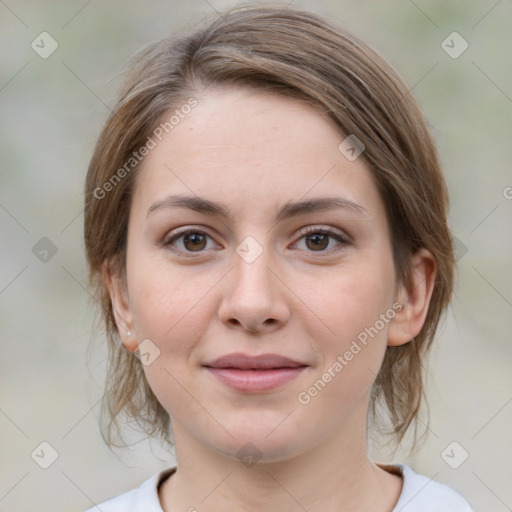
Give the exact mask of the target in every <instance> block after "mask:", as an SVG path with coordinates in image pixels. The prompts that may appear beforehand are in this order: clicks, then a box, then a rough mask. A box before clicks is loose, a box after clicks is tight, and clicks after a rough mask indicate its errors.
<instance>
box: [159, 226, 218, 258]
mask: <svg viewBox="0 0 512 512" xmlns="http://www.w3.org/2000/svg"><path fill="white" fill-rule="evenodd" d="M208 238H210V239H211V237H210V236H209V235H208V234H207V233H205V232H204V231H200V230H198V229H195V228H186V229H182V230H181V231H178V232H177V233H174V235H172V236H170V237H168V238H166V239H165V240H164V241H163V242H162V245H163V246H164V247H168V248H169V249H170V250H172V251H174V252H184V253H194V252H197V253H200V252H203V250H204V249H205V248H206V245H207V239H208ZM180 239H183V240H181V248H178V249H176V248H175V247H173V246H174V245H175V242H177V241H178V240H180Z"/></svg>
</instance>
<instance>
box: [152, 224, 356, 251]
mask: <svg viewBox="0 0 512 512" xmlns="http://www.w3.org/2000/svg"><path fill="white" fill-rule="evenodd" d="M190 234H201V235H206V236H207V237H209V238H211V237H210V235H209V234H208V233H206V232H205V231H202V230H200V229H196V228H184V229H183V230H181V231H178V232H176V233H174V235H173V236H171V237H167V238H166V239H164V241H163V243H162V245H163V246H164V247H166V248H169V249H170V250H171V251H173V252H177V253H183V252H184V253H185V254H187V256H186V257H189V258H196V257H199V256H200V255H202V254H203V253H204V250H203V251H198V252H197V253H196V254H194V252H193V251H181V250H176V249H174V248H171V246H172V244H173V243H174V242H175V241H176V240H179V239H180V238H182V237H183V236H185V235H190ZM312 234H321V235H328V236H329V237H331V238H334V239H335V240H336V241H337V242H339V243H340V246H341V247H340V246H338V247H337V248H334V249H330V250H327V251H325V250H323V251H308V252H311V253H315V252H318V253H319V254H330V253H332V252H336V251H338V250H340V249H342V248H343V247H344V246H347V245H349V244H350V242H349V241H348V239H347V238H346V237H345V236H343V235H342V234H341V233H339V232H337V231H334V230H332V229H330V228H317V227H314V226H308V227H306V228H304V229H302V230H301V231H300V235H301V236H300V238H299V240H301V239H302V238H305V237H307V236H308V235H312Z"/></svg>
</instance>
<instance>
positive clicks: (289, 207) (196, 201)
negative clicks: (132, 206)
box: [146, 195, 370, 222]
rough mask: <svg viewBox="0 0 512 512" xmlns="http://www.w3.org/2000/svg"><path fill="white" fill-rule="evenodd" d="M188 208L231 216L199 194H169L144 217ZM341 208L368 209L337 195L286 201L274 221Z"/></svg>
mask: <svg viewBox="0 0 512 512" xmlns="http://www.w3.org/2000/svg"><path fill="white" fill-rule="evenodd" d="M176 207H177V208H189V209H190V210H194V211H196V212H199V213H203V214H206V215H212V216H217V217H221V218H223V219H226V220H229V219H230V218H231V215H230V211H229V208H228V207H227V206H226V205H225V204H224V203H216V202H214V201H210V200H209V199H205V198H203V197H199V196H181V195H171V196H168V197H166V198H165V199H162V200H161V201H157V202H156V203H154V204H153V205H151V206H150V207H149V208H148V211H147V214H146V218H147V217H149V215H150V214H152V213H154V212H156V211H158V210H162V209H167V208H176ZM338 208H343V209H346V210H349V211H351V212H354V213H357V214H361V215H365V216H369V215H370V214H369V213H368V210H366V208H364V207H363V206H361V205H360V204H357V203H354V202H353V201H351V200H350V199H346V198H344V197H339V196H329V197H318V198H313V199H307V200H305V201H297V202H287V203H285V204H284V205H283V206H282V207H281V208H280V209H279V210H278V211H277V213H276V218H275V220H276V222H281V221H283V220H286V219H289V218H292V217H295V216H297V215H303V214H306V213H313V212H321V211H327V210H334V209H338Z"/></svg>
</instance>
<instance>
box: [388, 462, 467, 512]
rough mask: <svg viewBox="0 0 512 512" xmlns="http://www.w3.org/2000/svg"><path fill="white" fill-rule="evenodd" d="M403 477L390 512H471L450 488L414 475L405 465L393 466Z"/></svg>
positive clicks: (425, 477)
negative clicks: (398, 496) (399, 492)
mask: <svg viewBox="0 0 512 512" xmlns="http://www.w3.org/2000/svg"><path fill="white" fill-rule="evenodd" d="M393 466H394V467H395V468H397V469H398V470H399V472H400V473H401V475H402V477H403V487H402V492H401V494H400V498H399V500H398V503H397V504H396V505H395V508H394V509H393V511H392V512H399V511H400V512H473V509H472V508H471V506H470V505H469V503H468V502H467V501H466V500H465V499H464V498H463V497H462V496H461V495H460V494H459V493H458V492H456V491H455V490H453V489H452V488H451V487H449V486H447V485H445V484H442V483H440V482H436V481H435V480H433V479H432V478H428V477H427V476H424V475H419V474H418V473H415V472H414V471H413V470H412V469H411V468H410V467H408V466H406V465H405V464H393Z"/></svg>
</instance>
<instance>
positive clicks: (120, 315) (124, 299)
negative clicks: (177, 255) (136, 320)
mask: <svg viewBox="0 0 512 512" xmlns="http://www.w3.org/2000/svg"><path fill="white" fill-rule="evenodd" d="M102 275H103V280H104V282H105V284H106V286H107V288H108V291H109V294H110V300H111V303H112V311H113V313H114V318H115V320H116V325H117V331H118V333H119V336H120V337H121V341H122V343H123V345H124V347H125V348H126V349H127V350H128V351H130V352H134V351H135V350H136V349H137V346H138V343H137V339H136V337H135V336H134V333H133V317H132V313H131V309H130V302H129V298H128V290H127V286H126V283H125V282H124V280H123V279H122V277H121V276H119V275H118V273H116V272H114V271H113V270H112V266H111V264H110V262H105V263H104V264H103V268H102Z"/></svg>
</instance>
